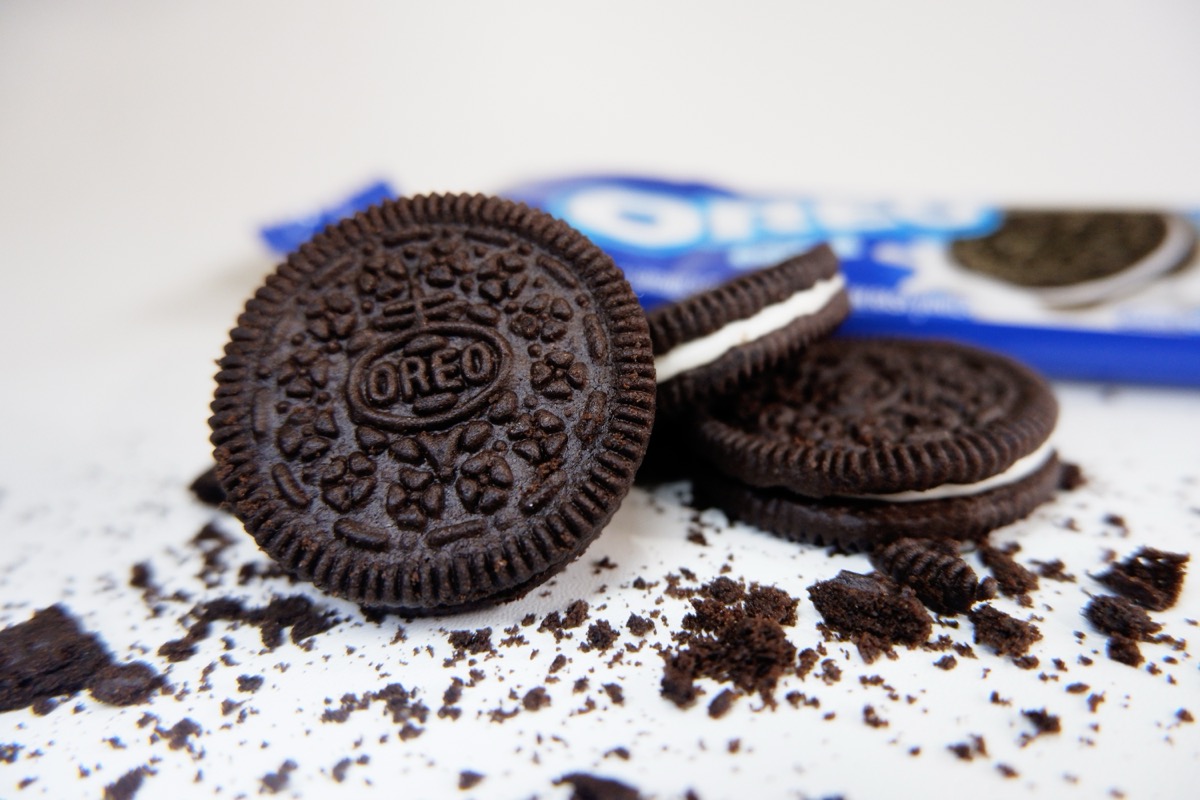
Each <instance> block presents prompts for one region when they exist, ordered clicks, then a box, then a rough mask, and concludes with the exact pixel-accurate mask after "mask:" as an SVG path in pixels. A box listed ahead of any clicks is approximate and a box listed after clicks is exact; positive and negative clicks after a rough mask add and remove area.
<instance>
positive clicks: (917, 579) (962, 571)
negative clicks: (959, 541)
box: [871, 539, 996, 615]
mask: <svg viewBox="0 0 1200 800" xmlns="http://www.w3.org/2000/svg"><path fill="white" fill-rule="evenodd" d="M871 563H872V564H874V565H875V568H876V569H878V570H880V571H881V572H883V573H885V574H887V575H888V576H889V577H890V578H891V579H892V580H894V581H896V582H897V583H900V584H903V585H905V586H909V587H911V588H912V590H913V591H914V592H916V593H917V597H919V598H920V599H921V602H922V603H924V604H925V605H926V606H927V607H928V608H930V609H931V610H933V611H935V612H936V613H938V614H946V615H953V614H963V613H966V612H967V611H968V610H969V609H970V608H971V606H972V605H974V604H975V603H977V602H979V601H980V600H988V599H990V598H992V597H995V596H996V581H995V579H993V578H985V579H984V580H983V581H980V580H979V579H978V577H977V576H976V575H975V570H973V569H971V567H970V565H969V564H967V562H965V561H963V560H962V559H961V558H959V557H958V546H957V545H955V544H952V543H949V542H937V541H930V540H928V539H897V540H896V541H894V542H891V543H889V544H886V545H883V546H882V547H877V548H876V549H875V550H873V551H872V552H871Z"/></svg>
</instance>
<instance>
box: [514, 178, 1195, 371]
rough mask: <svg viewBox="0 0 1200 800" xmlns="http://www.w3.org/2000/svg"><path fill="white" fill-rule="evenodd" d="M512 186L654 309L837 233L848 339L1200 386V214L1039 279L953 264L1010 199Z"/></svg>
mask: <svg viewBox="0 0 1200 800" xmlns="http://www.w3.org/2000/svg"><path fill="white" fill-rule="evenodd" d="M503 194H504V195H505V196H507V197H510V198H513V199H517V200H521V201H523V202H526V203H528V204H529V205H532V206H535V207H538V208H541V209H543V210H545V211H548V212H549V213H551V214H553V215H554V216H557V217H559V218H561V219H563V220H565V221H566V222H568V223H570V224H571V225H572V226H573V227H575V228H577V229H579V230H581V231H582V232H583V233H584V234H586V235H587V236H588V237H589V238H591V239H592V240H593V241H594V242H596V244H598V245H599V246H600V247H602V248H603V249H604V250H605V251H606V252H608V253H609V255H611V256H612V257H613V259H614V260H615V261H616V262H617V264H618V265H620V266H621V267H622V269H624V271H625V274H626V276H627V277H628V278H629V281H630V283H631V284H632V285H633V288H634V290H635V291H636V292H637V294H638V297H639V299H640V300H641V302H642V304H643V305H644V306H645V307H646V308H647V309H652V308H654V307H655V306H657V305H659V304H662V303H667V302H672V301H674V300H677V299H680V298H682V297H685V296H687V295H689V294H692V293H694V292H696V291H699V290H701V289H704V288H707V287H709V286H712V285H715V284H717V283H720V282H722V281H724V280H727V279H729V278H730V277H733V276H734V275H737V274H739V273H741V272H744V271H747V270H752V269H757V268H759V267H762V266H766V265H769V264H772V263H776V262H778V261H780V260H782V259H783V258H785V257H787V256H789V255H792V254H794V253H798V252H801V251H803V250H806V249H808V248H809V247H811V246H813V245H814V244H816V243H818V242H822V241H828V242H829V243H830V244H831V245H832V246H833V248H834V250H835V251H836V252H837V253H838V256H839V257H840V258H841V261H842V269H843V272H844V273H845V276H846V280H847V284H848V288H849V293H850V302H851V307H852V309H853V310H852V312H851V315H850V318H849V319H848V320H847V322H846V323H845V324H844V325H843V327H842V328H841V331H842V332H844V333H847V334H852V335H898V336H910V337H935V338H945V339H954V340H958V341H964V342H969V343H974V344H978V345H980V346H983V347H986V348H989V349H993V350H998V351H1001V352H1006V353H1008V354H1010V355H1012V356H1014V357H1016V358H1018V359H1020V360H1022V361H1025V362H1027V363H1029V364H1032V365H1033V366H1035V367H1037V368H1038V369H1040V370H1042V371H1043V372H1045V373H1046V374H1048V375H1050V376H1052V377H1056V378H1070V379H1083V380H1096V381H1115V382H1137V383H1158V384H1174V385H1182V386H1200V264H1198V263H1197V262H1198V261H1200V259H1198V258H1197V255H1196V253H1197V250H1198V249H1200V248H1197V246H1196V241H1197V227H1200V212H1196V211H1191V212H1177V211H1163V212H1155V213H1156V214H1157V217H1156V219H1157V220H1159V221H1158V222H1157V223H1156V224H1157V225H1158V228H1159V229H1161V231H1163V233H1162V234H1161V236H1159V238H1158V239H1157V240H1156V241H1157V244H1156V245H1155V247H1154V249H1153V250H1152V251H1150V252H1149V253H1147V254H1146V255H1145V256H1138V257H1137V258H1136V259H1134V260H1133V263H1130V264H1129V265H1128V266H1124V265H1122V268H1121V269H1120V270H1119V271H1117V272H1116V273H1115V274H1112V275H1107V276H1106V277H1104V278H1102V279H1097V280H1086V281H1079V282H1077V283H1075V284H1072V285H1066V286H1056V287H1053V288H1036V287H1029V286H1020V285H1016V284H1014V283H1009V282H1006V281H1003V280H1000V279H997V278H995V277H990V276H987V275H983V274H979V273H978V272H976V271H973V270H971V269H968V268H966V267H965V265H964V264H962V263H957V261H956V258H955V255H954V253H955V252H956V251H955V250H954V249H953V248H952V244H953V243H954V242H955V241H958V240H972V239H977V238H979V237H984V236H988V235H989V234H992V233H993V232H995V231H996V230H997V229H999V228H1000V227H1001V226H1003V225H1004V224H1005V222H1006V219H1010V218H1011V219H1015V218H1016V216H1015V215H1014V214H1013V213H1012V212H1008V213H1006V211H1005V210H1004V209H1000V208H997V207H991V206H983V205H977V204H961V203H896V202H857V201H844V200H838V199H831V198H818V197H810V196H803V195H796V196H754V195H746V194H739V193H736V192H732V191H729V190H727V189H723V188H720V187H716V186H711V185H708V184H703V183H682V182H671V181H664V180H655V179H650V178H642V177H629V176H580V177H567V178H562V179H557V180H550V181H542V182H537V183H529V184H524V185H521V186H517V187H514V188H511V189H509V190H507V191H505V192H503ZM1040 213H1047V214H1056V213H1057V214H1060V215H1061V213H1062V212H1055V211H1053V210H1046V211H1044V212H1040Z"/></svg>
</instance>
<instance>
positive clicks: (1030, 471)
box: [648, 247, 1062, 551]
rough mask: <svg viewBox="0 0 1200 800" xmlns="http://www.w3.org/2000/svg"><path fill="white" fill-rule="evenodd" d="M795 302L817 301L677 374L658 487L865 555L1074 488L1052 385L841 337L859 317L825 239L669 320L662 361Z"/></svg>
mask: <svg viewBox="0 0 1200 800" xmlns="http://www.w3.org/2000/svg"><path fill="white" fill-rule="evenodd" d="M765 286H769V287H770V289H769V290H768V289H765V288H764V287H765ZM834 287H837V288H836V289H835V288H834ZM822 290H824V291H822ZM800 297H809V298H812V302H809V303H807V304H802V303H798V302H795V298H800ZM746 298H755V299H757V298H769V299H765V300H762V301H761V302H760V303H759V304H758V305H757V306H756V305H755V304H754V303H753V302H750V301H748V300H747V299H746ZM782 298H787V299H782ZM772 303H773V304H774V305H772ZM785 304H794V306H793V307H801V308H802V311H801V313H800V314H799V315H797V316H795V317H794V318H792V319H791V320H790V321H789V322H787V323H786V324H785V325H781V326H779V327H777V328H775V329H773V330H770V331H769V332H766V333H764V334H763V335H762V336H761V337H760V338H757V339H753V338H750V337H741V342H742V343H741V344H740V345H737V346H733V347H730V348H729V349H727V350H724V351H721V352H719V353H718V352H717V351H716V349H715V348H714V349H713V355H714V356H715V357H714V358H713V359H712V360H711V361H710V362H709V363H705V364H696V365H694V366H692V368H691V369H690V370H687V371H684V372H682V373H681V372H679V371H677V370H674V369H671V370H665V371H664V370H661V369H660V374H659V404H660V407H669V408H671V409H672V411H673V415H672V416H670V417H663V416H662V415H661V414H660V422H659V424H658V427H657V429H656V431H655V437H654V439H653V444H652V448H651V452H650V454H649V456H648V460H649V464H650V469H652V470H653V472H652V473H649V476H648V477H649V478H650V479H654V478H655V477H658V478H662V477H682V476H684V475H688V476H690V477H692V478H693V479H694V481H695V492H694V494H695V497H696V498H697V500H698V501H700V502H701V503H704V504H709V505H714V506H716V507H719V508H721V509H723V510H724V511H725V512H727V513H728V514H729V516H731V517H733V518H736V519H741V520H744V521H746V522H749V523H751V524H753V525H756V526H757V527H759V528H762V529H764V530H767V531H771V532H772V533H775V534H778V535H780V536H783V537H785V538H788V539H792V540H795V541H802V542H808V543H812V544H817V545H830V546H836V547H839V548H841V549H844V550H848V551H858V550H871V549H872V548H874V547H876V546H878V545H880V544H884V543H887V542H889V541H894V540H896V539H900V538H909V537H920V538H935V539H956V540H972V539H980V538H982V537H984V536H986V535H987V533H988V532H989V531H991V530H993V529H995V528H997V527H1000V526H1002V525H1006V524H1008V523H1010V522H1013V521H1015V520H1017V519H1020V518H1022V517H1024V516H1025V515H1027V514H1028V513H1029V512H1030V511H1032V510H1033V509H1034V508H1035V507H1036V506H1037V505H1039V504H1041V503H1042V502H1044V501H1046V500H1047V499H1049V498H1050V497H1051V495H1052V494H1053V493H1054V491H1055V490H1056V489H1057V488H1058V486H1059V483H1060V479H1061V475H1060V473H1061V470H1062V468H1061V466H1060V464H1059V462H1058V459H1057V457H1056V454H1055V452H1054V449H1053V447H1052V446H1051V444H1050V436H1051V433H1052V432H1053V430H1054V425H1055V421H1056V419H1057V414H1058V406H1057V403H1056V401H1055V399H1054V396H1053V394H1052V392H1051V390H1050V388H1049V386H1048V385H1047V383H1046V382H1045V380H1043V379H1042V378H1041V377H1040V376H1038V375H1036V374H1035V373H1033V372H1032V371H1030V370H1029V369H1027V368H1026V367H1024V366H1022V365H1020V364H1017V363H1016V362H1014V361H1011V360H1010V359H1007V358H1004V357H1001V356H998V355H995V354H992V353H988V352H984V351H980V350H977V349H974V348H969V347H965V346H962V345H957V344H951V343H948V342H931V341H915V340H912V341H905V340H896V339H887V340H885V339H827V338H824V337H825V335H826V334H828V333H830V332H831V331H832V330H833V328H834V327H836V325H837V324H838V323H839V322H841V320H842V319H843V318H844V317H845V316H846V314H847V312H848V305H847V303H846V300H845V296H844V289H842V288H841V282H840V276H839V275H838V273H837V262H836V259H835V258H834V256H833V254H832V253H831V252H830V251H829V250H828V248H825V247H820V248H817V249H815V250H812V251H810V252H808V253H806V254H804V255H802V256H799V257H798V258H795V259H792V260H791V261H788V262H785V263H784V264H781V265H779V266H777V267H774V268H771V269H768V270H764V271H763V272H761V273H756V274H750V275H746V276H743V277H739V278H736V279H734V280H733V281H731V282H730V283H727V284H725V285H722V286H719V287H717V288H715V289H712V290H710V291H708V292H705V293H704V294H702V295H699V296H696V297H693V298H689V299H687V300H685V301H682V302H680V303H676V304H674V305H672V306H669V307H667V308H664V309H661V310H656V311H654V312H652V313H651V314H650V315H649V318H650V332H651V337H652V339H653V342H654V350H655V357H656V365H658V364H661V363H663V362H664V361H667V360H668V359H671V358H672V357H673V356H674V355H675V353H677V352H679V351H681V350H684V349H686V348H687V347H689V346H690V345H691V342H689V341H687V340H684V341H683V342H682V343H681V342H680V339H681V338H682V334H681V333H680V332H681V331H691V330H693V329H697V330H699V331H700V332H701V334H702V336H701V337H697V338H696V339H694V340H693V341H700V340H702V339H704V338H707V339H709V340H714V339H718V338H720V336H721V334H722V332H723V330H721V329H718V330H717V332H716V333H713V332H710V331H711V330H712V329H713V328H714V323H712V322H711V320H712V319H713V318H714V317H719V318H720V319H721V320H722V321H723V322H724V323H725V326H726V327H725V328H724V330H731V329H737V328H738V327H739V326H741V327H742V328H743V329H745V328H752V329H757V330H763V329H764V328H765V326H763V327H756V326H755V324H754V322H753V320H756V319H761V318H762V317H763V316H765V315H766V313H767V311H766V310H767V309H772V308H782V307H784V306H785ZM690 320H699V322H697V323H694V324H690V323H689V321H690ZM729 338H730V339H732V338H734V337H732V336H730V337H729ZM664 372H665V374H664ZM676 454H684V457H683V458H679V457H678V455H676ZM697 460H700V461H702V462H704V464H705V466H704V467H703V468H697V467H696V462H697Z"/></svg>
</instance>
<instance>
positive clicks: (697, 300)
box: [647, 245, 850, 415]
mask: <svg viewBox="0 0 1200 800" xmlns="http://www.w3.org/2000/svg"><path fill="white" fill-rule="evenodd" d="M849 312H850V304H849V300H848V299H847V294H846V289H845V281H844V280H843V278H842V274H841V272H840V271H839V268H838V260H837V256H835V255H834V253H833V251H832V250H831V249H830V248H829V247H828V245H820V246H818V247H816V248H814V249H812V250H810V251H808V252H806V253H804V254H802V255H799V256H796V257H794V258H790V259H788V260H786V261H784V262H782V263H780V264H777V265H775V266H773V267H769V268H767V269H762V270H757V271H755V272H749V273H746V274H744V275H740V276H738V277H736V278H733V279H732V280H730V281H727V282H725V283H723V284H721V285H719V286H716V287H714V288H712V289H709V290H706V291H704V292H700V293H699V294H696V295H693V296H691V297H688V298H686V299H684V300H680V301H679V302H676V303H672V304H670V305H667V306H663V307H660V308H657V309H654V310H652V311H651V312H650V313H649V314H648V315H647V320H648V321H649V324H650V338H651V341H652V342H653V345H654V364H655V370H656V373H657V376H658V406H659V411H660V415H665V414H670V413H672V412H675V411H678V410H681V409H685V408H690V407H694V406H699V405H703V404H704V402H705V401H707V400H708V399H709V398H711V397H714V396H717V395H720V394H723V393H726V392H729V391H730V390H732V389H733V388H735V387H736V386H738V385H739V384H740V383H742V382H743V381H745V380H746V379H748V378H749V377H750V376H752V375H756V374H758V373H760V372H763V371H765V370H769V369H772V368H773V367H774V366H775V365H777V364H779V363H781V362H783V361H785V360H787V359H788V358H790V357H792V356H794V355H796V354H797V353H798V352H799V351H801V350H802V349H804V347H806V346H807V345H808V344H809V343H811V342H812V341H814V340H816V339H818V338H821V337H824V336H826V335H827V334H829V333H830V332H831V331H832V330H833V329H834V328H836V327H837V326H838V324H839V323H841V321H842V320H844V319H845V318H846V315H847V314H849Z"/></svg>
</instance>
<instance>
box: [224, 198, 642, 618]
mask: <svg viewBox="0 0 1200 800" xmlns="http://www.w3.org/2000/svg"><path fill="white" fill-rule="evenodd" d="M220 366H221V371H220V372H219V373H218V375H217V382H218V387H217V393H216V398H215V400H214V402H213V416H212V419H211V421H210V424H211V427H212V437H211V438H212V441H213V444H214V445H215V447H216V450H215V453H216V458H217V475H218V478H219V479H220V482H221V485H222V487H223V488H224V489H225V491H226V493H227V496H228V503H229V506H230V507H231V508H232V510H233V511H234V513H235V514H237V516H238V517H239V518H241V519H242V520H243V522H244V523H245V524H246V528H247V530H248V531H249V532H250V533H251V534H253V535H254V537H255V539H256V540H257V541H258V543H259V545H260V547H262V548H263V549H264V550H265V551H266V552H267V553H269V554H270V555H271V556H272V557H273V558H275V559H276V560H277V561H278V562H279V563H280V564H281V565H283V566H284V567H285V568H286V569H288V570H289V571H290V572H291V573H292V574H294V575H296V576H298V577H300V578H304V579H307V580H311V581H313V582H314V583H315V584H316V585H318V586H319V587H321V588H322V589H324V590H325V591H328V592H330V593H332V594H335V595H338V596H341V597H345V598H347V599H350V600H353V601H356V602H360V603H364V604H367V605H372V606H382V607H392V608H397V609H402V610H404V611H406V612H410V613H429V612H441V611H453V610H459V609H463V608H468V607H472V606H474V605H478V604H480V603H482V602H488V601H494V600H498V599H503V598H507V597H513V596H518V595H520V594H521V593H523V592H524V591H527V590H528V589H529V588H531V587H532V586H534V585H536V584H537V583H540V582H541V581H543V580H545V579H546V578H548V577H549V576H550V575H552V574H553V573H554V572H556V571H557V570H559V569H561V568H562V567H563V566H565V565H566V564H567V563H568V562H569V561H571V560H572V559H573V558H575V557H576V556H578V555H579V554H580V553H581V552H582V551H583V549H584V548H585V547H586V546H587V545H588V544H589V543H590V542H591V541H592V540H593V539H594V538H595V536H596V535H598V533H599V532H600V530H601V529H602V528H603V526H604V525H605V524H606V523H607V521H608V520H609V519H610V518H611V517H612V515H613V513H614V512H615V511H616V508H617V506H618V505H619V503H620V501H621V499H622V498H623V496H624V495H625V493H626V491H627V490H628V487H629V485H630V483H631V481H632V478H633V474H634V472H635V471H636V469H637V466H638V464H639V463H640V461H641V458H642V455H643V452H644V449H645V445H646V441H647V438H648V436H649V431H650V427H651V424H652V422H653V417H654V391H655V383H654V368H653V359H652V355H651V349H650V341H649V335H648V330H647V327H646V322H645V317H644V315H643V313H642V311H641V309H640V306H638V304H637V300H636V298H635V296H634V295H633V292H632V290H631V289H630V288H629V285H628V283H627V282H626V281H625V279H624V277H623V275H622V274H621V272H620V271H619V270H618V269H617V268H616V267H615V265H613V263H612V261H611V260H610V259H609V258H608V257H607V256H605V255H604V254H603V253H601V252H600V251H599V250H598V249H597V248H596V247H594V246H593V245H592V244H591V243H590V242H588V241H587V240H586V239H585V238H584V237H583V236H582V235H580V234H579V233H577V232H576V231H574V230H572V229H571V228H569V227H568V226H567V225H565V224H564V223H562V222H559V221H556V220H554V219H553V218H551V217H549V216H547V215H545V214H543V213H541V212H537V211H534V210H531V209H529V208H527V207H526V206H524V205H520V204H517V203H512V202H508V201H504V200H500V199H496V198H487V197H483V196H479V195H475V196H468V195H445V196H440V195H433V196H426V197H415V198H411V199H402V200H397V201H390V202H386V203H383V204H381V205H379V206H375V207H373V208H371V209H369V210H368V211H366V212H364V213H362V214H360V215H358V216H356V217H354V218H352V219H350V220H346V221H344V222H342V223H340V224H338V225H337V226H334V227H332V228H330V229H327V230H326V231H325V232H324V233H322V234H320V235H318V236H317V237H316V238H315V239H314V240H313V241H312V242H310V243H309V244H307V245H305V246H303V247H302V248H300V250H299V251H298V252H296V253H295V254H293V255H292V256H291V257H290V258H289V259H288V260H287V261H286V262H285V263H284V264H283V265H281V266H280V267H279V269H278V270H277V271H276V273H275V274H273V275H272V276H270V277H269V278H268V279H267V281H266V284H265V285H264V286H263V287H262V288H261V289H259V291H258V292H257V294H256V295H255V296H254V298H253V299H251V300H250V301H249V302H248V303H247V305H246V309H245V312H244V313H243V314H242V316H241V317H240V319H239V321H238V327H237V328H236V329H234V331H233V332H232V334H231V341H230V342H229V344H228V345H227V346H226V354H225V357H224V358H223V359H222V360H221V362H220Z"/></svg>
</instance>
